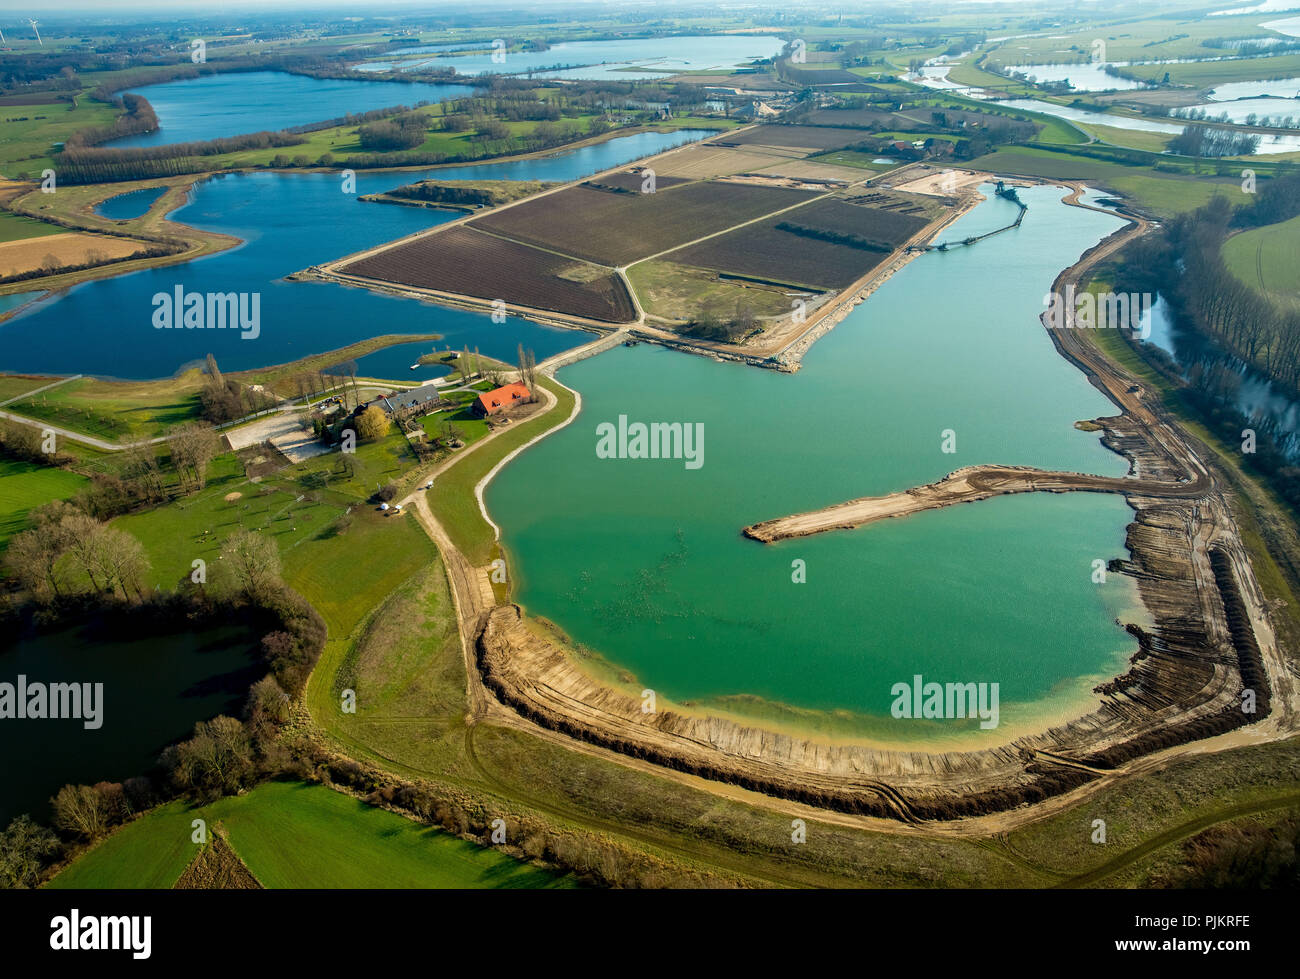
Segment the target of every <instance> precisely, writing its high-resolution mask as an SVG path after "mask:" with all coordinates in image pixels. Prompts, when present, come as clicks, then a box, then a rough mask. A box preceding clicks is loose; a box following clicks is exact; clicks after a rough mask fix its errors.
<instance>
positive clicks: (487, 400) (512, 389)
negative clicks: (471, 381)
mask: <svg viewBox="0 0 1300 979" xmlns="http://www.w3.org/2000/svg"><path fill="white" fill-rule="evenodd" d="M528 398H529V394H528V388H526V387H524V386H523V385H522V384H519V383H515V384H507V385H505V386H504V387H499V388H497V389H496V390H495V391H486V392H484V393H483V394H480V395H479V396H478V399H477V400H476V401H475V402H474V414H475V415H478V416H479V417H483V416H485V415H495V414H497V413H498V412H500V411H504V410H505V409H506V408H509V407H510V406H511V405H517V404H522V403H523V402H525V401H527V400H528Z"/></svg>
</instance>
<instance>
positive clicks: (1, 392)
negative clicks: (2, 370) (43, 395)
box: [0, 374, 58, 402]
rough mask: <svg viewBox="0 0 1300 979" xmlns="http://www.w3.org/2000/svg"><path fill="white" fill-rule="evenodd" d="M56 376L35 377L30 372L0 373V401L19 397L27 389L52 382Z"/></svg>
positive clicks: (33, 389)
mask: <svg viewBox="0 0 1300 979" xmlns="http://www.w3.org/2000/svg"><path fill="white" fill-rule="evenodd" d="M57 380H58V378H57V377H35V376H33V375H30V374H0V402H5V401H10V400H12V399H14V398H21V397H22V396H23V395H24V394H26V393H27V392H29V391H35V390H36V389H37V388H41V387H45V385H47V384H53V383H54V382H55V381H57Z"/></svg>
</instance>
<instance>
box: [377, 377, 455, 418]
mask: <svg viewBox="0 0 1300 979" xmlns="http://www.w3.org/2000/svg"><path fill="white" fill-rule="evenodd" d="M441 397H442V395H440V394H439V393H438V385H437V384H422V385H420V386H419V387H418V388H412V389H411V390H409V391H403V392H401V393H400V394H386V395H383V396H382V397H379V398H376V399H375V400H374V401H371V402H370V404H367V405H366V407H367V408H369V407H371V406H372V405H378V406H379V407H380V408H383V409H384V411H386V412H388V414H390V415H395V414H398V413H400V412H404V411H408V410H410V409H412V408H422V407H424V406H426V405H431V404H433V403H435V402H436V401H438V400H439V399H440V398H441Z"/></svg>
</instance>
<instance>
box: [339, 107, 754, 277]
mask: <svg viewBox="0 0 1300 979" xmlns="http://www.w3.org/2000/svg"><path fill="white" fill-rule="evenodd" d="M747 128H749V127H741V128H740V129H733V130H730V131H723V132H720V133H718V134H717V135H715V136H708V137H706V138H704V139H701V140H697V141H696V142H694V143H687V144H685V145H683V146H675V147H673V148H672V149H670V150H665V151H664V152H662V153H658V154H653V155H651V156H647V157H642V158H641V159H639V160H632V161H629V162H628V163H621V164H619V165H618V166H615V167H610V168H609V169H608V170H602V171H601V172H599V173H595V174H590V175H588V176H585V177H580V178H578V179H577V180H572V181H569V182H568V183H564V184H560V185H559V186H556V187H551V188H549V189H547V190H543V191H541V192H539V193H537V194H533V195H532V196H531V197H521V198H520V199H519V200H517V201H510V202H509V203H508V204H502V205H500V206H498V207H495V208H491V209H490V210H489V211H479V212H473V213H469V214H465V215H464V216H462V217H458V218H456V219H454V220H452V221H448V222H447V223H445V224H440V225H437V226H436V227H433V228H424V229H421V230H420V231H415V232H413V233H411V234H409V235H404V236H403V237H401V238H395V239H393V240H392V241H386V242H383V243H381V244H379V245H375V246H374V247H373V248H367V249H364V250H362V251H359V252H353V253H351V254H350V255H343V256H341V257H339V258H336V259H332V260H330V261H328V262H322V263H321V264H320V265H319V266H316V267H315V268H316V269H319V270H320V271H322V272H325V273H327V274H333V275H342V274H345V273H342V272H341V271H340V270H341V269H343V268H344V267H345V266H347V265H351V264H353V263H355V262H358V261H360V260H361V259H363V258H369V257H371V256H372V255H377V254H379V253H381V252H385V251H388V250H389V249H392V248H396V247H398V246H399V245H402V244H406V243H409V242H414V241H417V240H419V239H421V238H428V237H432V236H434V235H438V234H442V233H444V232H446V231H449V230H450V229H452V228H454V227H457V226H461V225H466V224H468V223H469V222H470V221H473V220H475V219H476V218H478V217H482V216H484V215H485V214H499V213H501V212H502V211H506V210H509V209H510V208H512V207H519V206H520V205H521V204H526V203H528V202H530V201H536V200H538V199H540V198H542V197H546V196H549V195H551V194H559V193H562V192H563V191H566V190H570V189H572V188H574V187H580V186H582V185H583V184H587V183H592V182H595V181H599V180H600V179H602V178H604V177H608V176H611V175H614V174H618V173H622V172H623V171H625V170H627V169H628V168H629V167H633V166H637V165H645V164H648V163H649V162H650V161H651V160H654V161H656V162H658V161H660V160H664V159H667V158H669V157H672V156H674V155H680V154H684V153H691V152H696V151H698V150H699V149H700V148H706V147H710V146H714V145H715V141H716V140H717V139H719V138H721V137H723V136H728V135H733V134H735V133H741V132H745V131H746V129H747ZM719 148H721V147H719Z"/></svg>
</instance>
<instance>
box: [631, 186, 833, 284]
mask: <svg viewBox="0 0 1300 979" xmlns="http://www.w3.org/2000/svg"><path fill="white" fill-rule="evenodd" d="M834 194H835V191H828V192H826V193H825V194H820V195H818V196H817V197H810V198H808V200H806V201H800V202H799V203H798V204H794V205H792V206H790V207H783V208H781V209H780V210H779V211H772V212H771V213H770V214H763V215H760V216H759V217H756V218H752V219H751V220H748V221H741V222H740V223H739V224H733V225H732V226H731V227H730V228H723V229H722V230H721V231H715V232H713V233H712V234H707V235H704V236H703V237H701V238H696V239H695V240H693V241H686V242H683V243H682V244H680V245H674V246H673V247H672V248H665V249H664V250H663V251H661V252H656V253H655V254H653V255H647V256H646V257H645V258H638V259H637V260H636V261H634V262H628V263H627V264H626V265H623V266H620V270H621V271H626V270H627V269H630V268H631V267H632V266H633V265H639V264H640V263H641V262H649V261H651V260H653V259H656V258H660V257H661V256H663V255H668V254H671V253H672V252H675V251H680V250H681V249H683V248H689V247H690V246H691V245H698V244H699V243H700V242H702V241H708V240H709V239H710V238H716V237H718V236H719V235H726V234H731V232H733V231H737V230H739V229H740V228H746V227H748V226H749V225H751V224H757V223H758V222H759V221H769V220H771V219H772V218H774V217H778V216H779V215H782V214H786V213H788V212H789V211H793V210H795V209H796V208H800V207H805V206H807V205H808V204H815V203H817V202H818V201H823V200H825V199H826V198H828V197H832V196H834Z"/></svg>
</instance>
